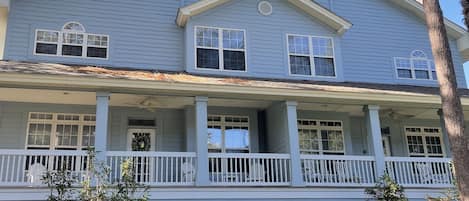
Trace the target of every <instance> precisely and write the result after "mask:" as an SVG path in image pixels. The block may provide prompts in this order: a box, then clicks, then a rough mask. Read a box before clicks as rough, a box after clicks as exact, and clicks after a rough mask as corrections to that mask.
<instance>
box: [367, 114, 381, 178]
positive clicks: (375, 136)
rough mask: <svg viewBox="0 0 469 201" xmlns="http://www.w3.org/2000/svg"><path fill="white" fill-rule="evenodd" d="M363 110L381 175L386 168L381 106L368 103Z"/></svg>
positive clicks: (377, 174)
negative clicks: (380, 118) (380, 115)
mask: <svg viewBox="0 0 469 201" xmlns="http://www.w3.org/2000/svg"><path fill="white" fill-rule="evenodd" d="M363 111H364V112H365V117H366V125H367V131H368V137H369V139H371V143H372V144H371V145H372V148H373V153H374V156H375V162H376V176H377V177H381V176H382V175H383V174H384V171H385V169H386V164H385V161H384V149H383V139H382V136H381V125H380V121H379V106H377V105H366V106H365V107H364V109H363Z"/></svg>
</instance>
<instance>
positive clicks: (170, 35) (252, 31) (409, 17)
mask: <svg viewBox="0 0 469 201" xmlns="http://www.w3.org/2000/svg"><path fill="white" fill-rule="evenodd" d="M316 1H317V2H318V3H320V4H321V5H322V6H324V7H326V8H329V9H331V10H332V11H333V12H335V13H337V14H338V15H339V16H342V17H344V18H345V19H347V20H349V21H350V22H352V24H353V27H352V29H351V30H349V31H348V32H346V33H345V34H344V35H343V36H338V35H336V34H335V33H334V31H333V30H331V29H330V28H329V27H328V26H326V25H324V24H322V23H320V22H319V21H318V20H316V19H314V18H312V17H311V16H309V15H307V14H306V13H304V12H303V11H300V10H299V9H297V8H296V7H294V6H292V5H291V4H290V3H288V2H287V1H284V0H270V2H271V3H272V5H273V9H274V12H273V14H272V15H271V16H262V15H260V14H259V13H258V11H257V3H258V2H259V1H253V0H236V1H231V2H229V3H227V4H225V5H222V6H220V7H217V8H214V9H212V10H210V11H208V12H205V13H203V14H201V15H198V16H195V17H192V18H191V19H190V20H189V22H188V24H187V26H186V28H179V27H178V26H177V25H176V23H175V19H176V15H177V11H178V8H179V7H181V6H185V5H189V4H190V3H193V2H196V0H168V1H164V3H161V1H152V0H141V1H135V2H131V3H129V2H128V1H126V0H115V1H112V2H110V1H96V0H82V1H73V0H63V1H60V3H58V1H57V0H43V1H35V0H15V1H12V3H11V9H10V13H9V23H8V31H7V41H6V51H5V59H7V60H22V61H33V62H39V61H40V62H58V63H71V64H88V65H98V66H111V67H130V68H140V69H152V70H170V71H188V72H195V73H202V74H217V75H224V76H242V77H259V78H281V79H307V80H327V81H338V82H342V81H348V82H370V83H384V84H407V85H424V86H436V82H435V81H422V80H419V81H416V80H402V79H397V77H396V73H395V68H394V63H393V58H394V57H408V56H409V54H410V52H411V51H412V50H416V49H419V50H423V51H425V53H426V54H427V55H431V50H430V44H429V39H428V34H427V29H426V27H425V23H424V21H423V20H421V19H419V18H418V17H416V16H415V15H414V14H412V13H410V12H408V11H406V10H404V9H402V8H400V7H398V6H396V5H394V4H393V3H391V2H389V1H387V0H374V1H367V2H366V3H363V2H362V0H348V1H345V0H316ZM68 21H79V22H81V23H82V24H83V25H84V26H85V28H86V30H87V32H89V33H96V34H108V35H109V36H110V52H109V59H108V60H101V59H82V58H70V57H55V56H34V55H33V47H34V42H33V41H34V32H35V30H36V29H52V30H60V29H61V27H62V26H63V24H64V23H66V22H68ZM196 25H204V26H214V27H223V28H239V29H245V30H246V35H247V39H246V40H247V72H243V73H241V72H226V71H225V72H220V71H208V70H196V69H195V58H194V57H195V53H194V26H196ZM287 33H293V34H305V35H318V36H330V37H333V38H334V43H335V56H336V58H335V61H336V74H337V78H314V77H293V76H289V72H288V71H289V69H288V56H287V49H286V34H287ZM450 42H451V48H452V50H453V57H454V63H455V66H456V74H457V80H458V83H459V87H461V88H463V87H466V82H465V78H464V72H463V67H462V59H461V57H460V55H459V52H458V51H457V48H456V41H455V40H454V39H451V40H450Z"/></svg>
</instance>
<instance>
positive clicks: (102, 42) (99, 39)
mask: <svg viewBox="0 0 469 201" xmlns="http://www.w3.org/2000/svg"><path fill="white" fill-rule="evenodd" d="M88 45H93V46H104V47H106V46H107V36H100V35H88Z"/></svg>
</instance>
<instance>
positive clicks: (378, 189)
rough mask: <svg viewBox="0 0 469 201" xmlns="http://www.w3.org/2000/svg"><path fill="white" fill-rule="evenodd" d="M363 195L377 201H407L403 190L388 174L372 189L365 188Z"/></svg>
mask: <svg viewBox="0 0 469 201" xmlns="http://www.w3.org/2000/svg"><path fill="white" fill-rule="evenodd" d="M365 193H366V194H368V195H371V196H372V197H373V200H378V201H407V200H408V199H407V198H406V197H405V194H404V188H403V187H402V186H401V185H399V184H398V183H396V182H395V181H394V180H393V179H392V178H391V177H390V176H389V175H388V174H384V175H383V176H382V177H380V178H379V180H378V181H377V182H376V184H375V186H374V187H372V188H366V189H365Z"/></svg>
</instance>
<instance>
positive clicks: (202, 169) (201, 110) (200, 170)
mask: <svg viewBox="0 0 469 201" xmlns="http://www.w3.org/2000/svg"><path fill="white" fill-rule="evenodd" d="M207 103H208V98H207V97H200V96H197V97H195V139H196V152H197V165H196V166H197V173H196V179H195V184H196V185H197V186H208V185H209V184H210V182H209V170H208V145H207V140H208V130H207V115H208V114H207Z"/></svg>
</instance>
